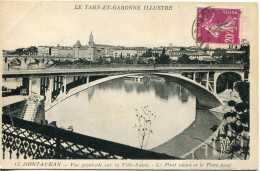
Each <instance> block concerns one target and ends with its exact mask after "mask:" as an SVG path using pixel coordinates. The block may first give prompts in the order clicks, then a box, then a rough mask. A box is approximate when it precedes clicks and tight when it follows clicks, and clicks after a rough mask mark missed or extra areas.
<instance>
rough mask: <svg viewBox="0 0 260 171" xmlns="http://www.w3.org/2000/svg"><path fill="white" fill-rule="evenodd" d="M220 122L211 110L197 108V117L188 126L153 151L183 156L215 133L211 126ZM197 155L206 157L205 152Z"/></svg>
mask: <svg viewBox="0 0 260 171" xmlns="http://www.w3.org/2000/svg"><path fill="white" fill-rule="evenodd" d="M220 122H221V121H220V120H219V119H218V118H217V117H216V116H215V115H213V114H212V113H211V112H210V111H209V110H203V109H197V110H196V119H195V121H194V122H193V123H192V124H191V125H190V126H189V127H188V128H186V129H185V130H184V131H183V132H182V133H180V134H179V135H177V136H175V137H173V138H172V139H170V140H169V141H167V142H165V143H163V144H161V145H159V146H157V147H155V148H153V149H151V151H154V152H158V153H165V154H168V155H171V156H176V157H181V156H183V155H184V154H186V153H188V152H190V151H192V150H193V149H195V148H196V147H198V146H199V145H200V144H201V143H203V142H204V141H205V140H207V139H208V138H209V137H210V136H211V135H212V134H213V132H212V130H211V129H210V128H212V126H213V125H219V124H220ZM197 157H198V158H205V156H203V154H199V156H197Z"/></svg>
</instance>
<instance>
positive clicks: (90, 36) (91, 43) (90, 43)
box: [88, 31, 95, 47]
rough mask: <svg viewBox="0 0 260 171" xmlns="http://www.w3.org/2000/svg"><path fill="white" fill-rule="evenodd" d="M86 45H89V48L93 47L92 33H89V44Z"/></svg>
mask: <svg viewBox="0 0 260 171" xmlns="http://www.w3.org/2000/svg"><path fill="white" fill-rule="evenodd" d="M88 45H89V46H90V47H94V46H95V43H94V38H93V34H92V31H91V33H90V35H89V42H88Z"/></svg>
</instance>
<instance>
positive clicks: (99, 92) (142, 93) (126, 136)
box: [46, 78, 196, 149]
mask: <svg viewBox="0 0 260 171" xmlns="http://www.w3.org/2000/svg"><path fill="white" fill-rule="evenodd" d="M147 105H148V106H149V109H150V110H151V111H152V112H153V113H154V114H155V115H156V119H154V121H153V123H152V130H153V134H152V135H150V137H149V142H148V144H147V149H151V148H153V147H155V146H158V145H160V144H162V143H164V142H166V141H168V140H169V139H171V138H172V137H174V136H176V135H178V134H179V133H181V132H182V131H183V130H184V129H185V128H187V127H188V126H189V125H190V124H191V123H192V122H193V121H194V120H195V112H196V110H195V108H196V99H195V97H194V96H193V95H192V94H191V93H190V92H189V91H187V90H186V89H184V88H182V87H180V86H179V85H178V84H176V83H174V82H158V81H153V80H146V81H144V82H135V81H132V80H125V79H124V78H120V79H115V80H111V81H107V82H104V83H102V84H98V85H96V86H94V87H91V88H89V89H87V90H85V91H82V92H80V93H78V94H77V95H75V96H72V97H70V98H69V99H67V100H65V101H63V102H61V103H60V104H58V105H57V106H55V107H54V108H52V109H50V110H49V111H48V112H47V113H46V119H47V120H48V121H49V122H51V121H57V125H58V126H59V127H63V128H68V127H69V126H73V128H74V131H75V132H78V133H82V134H85V135H89V136H93V137H97V138H101V139H106V140H109V141H114V142H118V143H122V144H127V145H130V146H135V147H139V146H140V145H139V138H138V132H137V130H136V129H135V128H134V126H135V125H136V123H137V119H136V110H135V109H141V107H143V106H147Z"/></svg>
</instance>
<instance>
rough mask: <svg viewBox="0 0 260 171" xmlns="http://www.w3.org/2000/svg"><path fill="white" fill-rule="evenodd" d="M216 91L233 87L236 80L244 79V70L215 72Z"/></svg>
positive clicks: (219, 91)
mask: <svg viewBox="0 0 260 171" xmlns="http://www.w3.org/2000/svg"><path fill="white" fill-rule="evenodd" d="M215 75H216V76H215V78H214V79H215V80H214V81H215V83H216V93H217V94H218V93H221V92H223V91H224V90H226V89H233V85H234V83H235V82H237V81H244V72H233V71H226V72H221V73H215Z"/></svg>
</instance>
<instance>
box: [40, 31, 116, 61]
mask: <svg viewBox="0 0 260 171" xmlns="http://www.w3.org/2000/svg"><path fill="white" fill-rule="evenodd" d="M113 48H114V46H110V45H100V44H95V42H94V37H93V34H92V32H91V33H90V36H89V41H88V45H85V46H82V45H81V43H80V41H79V40H77V41H76V43H75V45H73V46H72V47H69V46H60V45H57V46H56V47H54V46H38V55H39V56H56V57H73V58H75V59H86V60H88V61H92V62H97V61H99V59H100V58H102V57H112V56H113Z"/></svg>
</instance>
